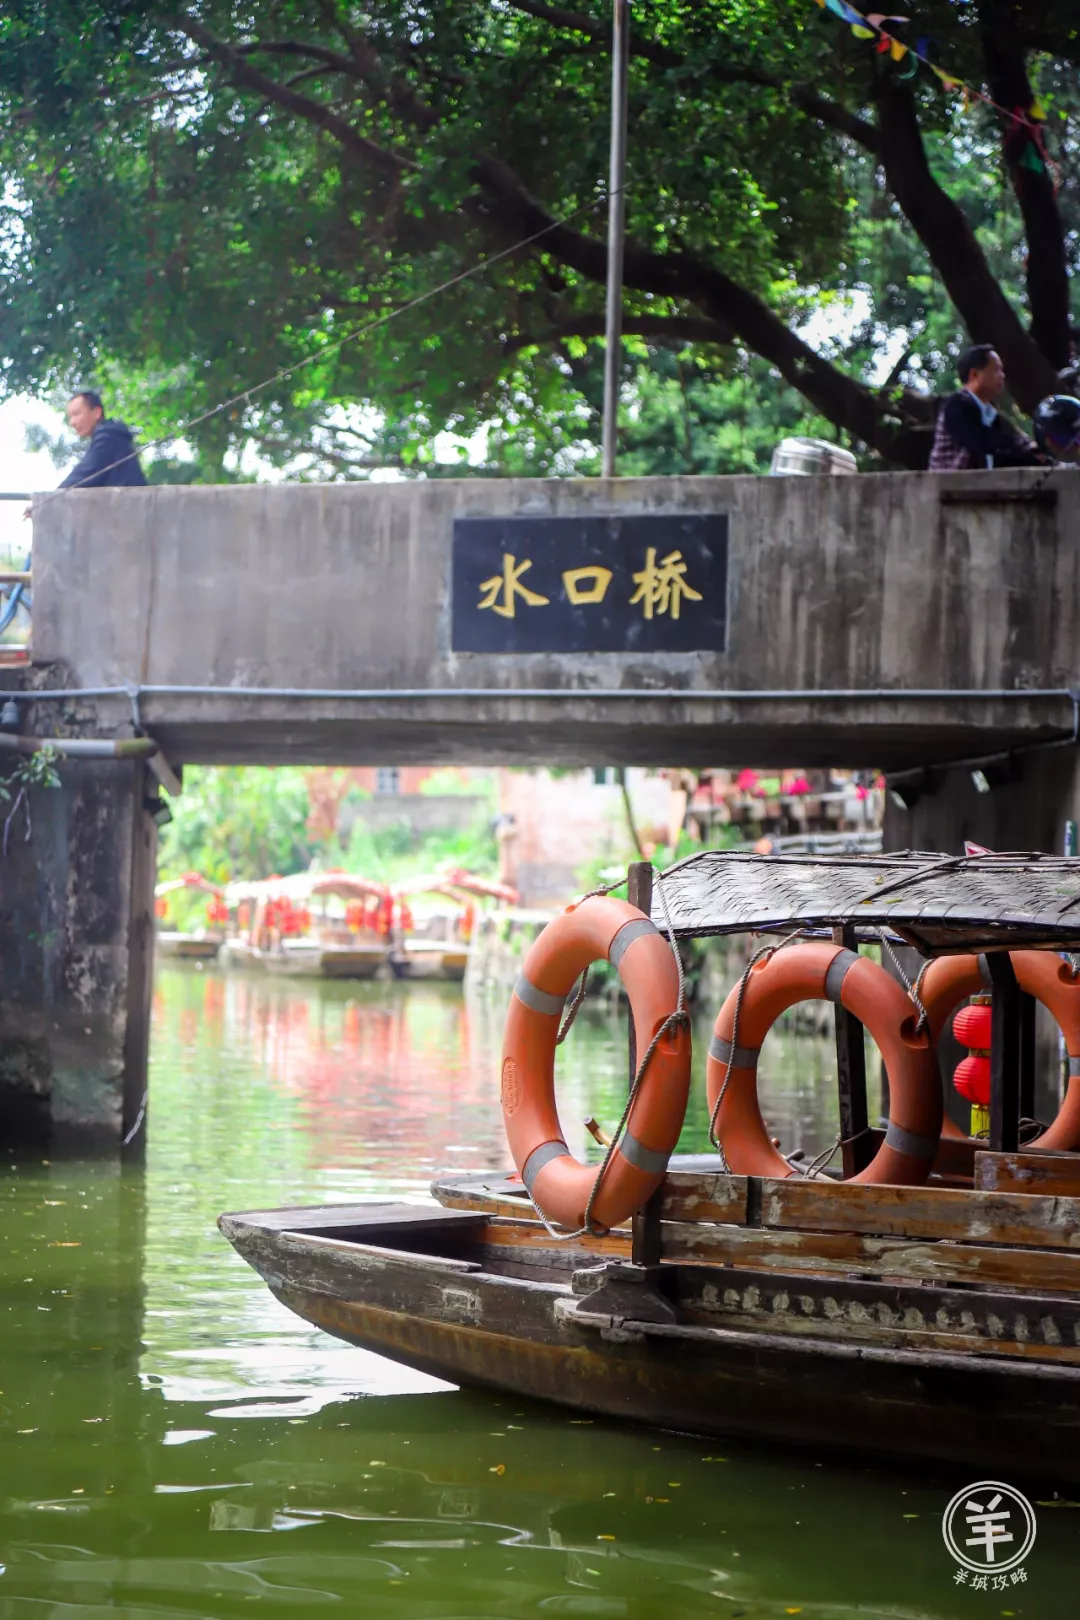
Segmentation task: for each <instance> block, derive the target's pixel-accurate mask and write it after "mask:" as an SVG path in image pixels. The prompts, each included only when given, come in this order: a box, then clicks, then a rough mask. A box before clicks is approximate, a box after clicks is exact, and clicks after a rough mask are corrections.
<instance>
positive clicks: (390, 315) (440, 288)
mask: <svg viewBox="0 0 1080 1620" xmlns="http://www.w3.org/2000/svg"><path fill="white" fill-rule="evenodd" d="M625 189H626V187H625V186H620V187H618V188H617V189H613V190H609V191H603V192H601V193H600V195H599V196H597V197H595V198H594V199H593V200H592V201H591V202H587V203H581V204H580V205H579V206H578V207H577V208H573V209H571V211H570V212H569V213H568V214H561V215H560V216H559V217H558V218H557V219H553V220H550V221H549V222H548V224H546V225H544V226H543V227H542V228H541V229H540V230H538V231H533V232H532V234H531V235H530V236H523V237H522V238H521V240H520V241H518V242H513V243H511V245H510V246H509V247H505V248H500V249H499V251H498V252H497V253H492V254H490V255H488V256H487V257H486V258H483V259H479V260H478V261H477V262H476V264H473V265H470V266H469V268H468V269H467V270H461V271H459V272H458V274H457V275H455V276H449V277H448V278H447V279H446V280H445V281H440V282H439V283H438V284H437V286H434V287H429V288H427V290H426V291H425V292H422V293H417V295H416V297H415V298H410V299H408V300H406V302H405V303H404V304H398V305H397V306H395V308H393V309H389V310H387V311H386V312H385V313H384V314H382V315H376V316H375V318H374V320H371V321H367V322H365V323H364V325H363V326H359V327H357V328H356V329H355V331H352V332H347V333H346V334H345V336H344V337H341V338H338V339H337V340H336V341H335V342H333V343H328V344H327V345H326V346H325V347H324V348H321V349H318V350H317V351H316V352H315V353H314V354H308V355H305V356H304V357H303V359H301V360H295V361H294V362H293V363H292V365H289V366H283V367H282V368H281V369H280V370H279V371H275V372H274V374H273V376H271V377H266V378H264V379H263V381H262V382H258V383H253V384H252V386H251V387H250V388H245V389H243V390H242V391H241V392H240V393H239V394H234V395H232V397H231V398H230V399H225V400H222V401H221V403H220V404H218V405H214V406H213V407H212V408H211V409H210V410H208V411H203V412H202V413H201V414H200V415H199V416H193V417H191V418H189V420H188V421H186V422H182V423H181V424H180V425H179V427H177V428H174V430H173V431H172V433H168V434H166V435H165V436H164V437H163V438H160V439H151V440H150V442H149V443H148V444H144V445H141V446H140V447H139V449H138V450H133V451H131V453H130V454H129V455H126V456H121V457H120V459H119V460H118V461H111V462H110V463H109V465H108V466H107V467H98V468H97V469H96V470H95V471H94V472H93V473H89V474H88V475H87V479H89V478H95V479H96V478H100V477H101V475H102V473H107V472H112V471H113V470H114V469H115V468H116V467H123V466H126V464H127V463H128V462H129V461H135V460H137V458H138V457H139V456H141V455H143V454H144V453H145V452H146V451H148V450H160V449H161V447H162V446H163V445H166V444H172V443H174V442H175V440H177V439H179V438H182V437H183V435H184V434H185V433H188V432H190V431H191V429H192V428H194V427H199V426H200V425H201V424H202V423H203V422H209V421H210V420H211V419H212V418H213V417H215V416H220V415H221V413H222V411H228V410H231V409H232V407H233V406H234V405H240V404H243V403H244V402H245V401H250V400H251V399H252V397H253V396H254V395H255V394H259V393H262V392H263V390H264V389H267V388H272V387H273V386H274V384H275V383H279V382H284V381H285V380H286V378H288V377H292V376H294V375H295V373H296V372H298V371H302V370H303V368H304V367H305V366H310V365H312V364H313V363H314V362H315V361H316V360H325V359H326V358H327V356H328V355H332V354H338V353H339V352H340V351H341V350H342V349H344V348H345V347H346V346H347V345H348V344H350V343H356V342H358V341H359V340H360V339H361V338H364V337H367V336H368V334H369V333H371V332H374V331H376V330H377V329H378V328H379V327H380V326H386V325H388V324H389V322H390V321H393V320H396V319H397V317H398V316H399V315H406V314H408V312H409V310H411V309H417V308H419V306H420V305H421V304H426V303H427V302H428V301H429V300H430V299H432V298H435V297H437V296H438V295H439V293H443V292H448V291H449V289H450V288H451V287H458V286H460V285H461V283H462V282H464V281H470V280H472V279H473V278H474V277H475V276H479V275H482V274H483V272H484V271H486V270H489V269H490V268H491V266H492V265H495V264H499V263H500V262H501V261H502V260H503V259H509V258H510V257H512V255H513V254H515V253H520V252H521V250H522V248H526V247H529V246H531V245H532V243H533V242H539V241H541V240H542V239H543V238H544V237H545V236H549V235H550V234H551V232H552V231H556V230H559V229H560V227H561V226H563V225H569V224H570V223H571V222H572V221H573V220H575V219H579V218H581V217H582V216H583V215H585V214H590V213H593V212H595V211H596V210H597V209H598V208H601V207H603V206H604V205H605V204H606V203H607V202H608V201H609V200H610V199H611V198H612V197H614V196H616V195H617V194H618V192H621V191H623V190H625ZM86 481H87V480H84V479H80V480H79V482H78V483H77V484H68V485H66V486H65V487H63V488H61V489H54V490H49V491H48V492H47V493H46V494H45V495H44V496H43V497H42V501H41V505H42V506H43V507H44V506H46V505H48V503H49V502H50V501H53V500H56V498H57V497H58V496H60V495H68V494H70V493H71V492H72V490H76V489H80V488H82V485H83V483H84V482H86Z"/></svg>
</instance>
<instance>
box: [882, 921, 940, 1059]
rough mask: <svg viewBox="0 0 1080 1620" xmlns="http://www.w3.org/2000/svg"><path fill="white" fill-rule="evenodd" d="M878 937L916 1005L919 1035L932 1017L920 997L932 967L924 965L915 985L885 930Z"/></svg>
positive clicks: (916, 1027)
mask: <svg viewBox="0 0 1080 1620" xmlns="http://www.w3.org/2000/svg"><path fill="white" fill-rule="evenodd" d="M877 936H878V938H879V939H880V941H881V948H882V950H884V951H887V952H888V955H889V960H890V961H891V962H892V965H893V967H894V968H895V969H896V971H897V973H898V974H899V975H900V982H901V984H902V985H903V986H904V989H905V990H906V991H907V993H908V997H909V999H910V1000H911V1001H912V1003H913V1004H914V1006H915V1010H916V1012H917V1013H918V1015H919V1017H918V1021H917V1023H916V1025H915V1033H916V1034H918V1032H919V1030H921V1029H925V1028H926V1027H927V1026H928V1024H929V1023H930V1015H929V1013H928V1012H927V1010H926V1008H925V1007H924V1006H923V1004H922V1001H921V1000H920V996H919V992H920V991H921V989H922V982H923V975H924V974H925V972H926V970H927V968H928V967H929V966H930V963H929V962H928V961H927V962H924V963H923V965H922V967H921V968H920V969H919V973H918V977H917V978H916V979H915V981H914V983H912V981H911V980H910V979H909V978H908V976H907V974H906V973H905V972H904V968H903V964H902V963H901V961H900V958H899V957H898V956H897V954H896V952H895V951H894V950H893V948H892V946H891V945H890V944H889V940H888V936H887V935H886V933H885V930H884V928H879V929H878V930H877Z"/></svg>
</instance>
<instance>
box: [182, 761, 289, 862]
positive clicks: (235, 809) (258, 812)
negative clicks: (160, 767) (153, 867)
mask: <svg viewBox="0 0 1080 1620" xmlns="http://www.w3.org/2000/svg"><path fill="white" fill-rule="evenodd" d="M171 809H172V814H173V819H172V821H171V822H170V823H169V825H168V826H167V827H166V828H165V829H164V831H163V832H162V835H161V846H160V858H159V870H160V874H161V876H162V877H163V878H169V877H182V876H183V874H184V873H185V872H188V871H194V872H199V873H201V875H202V876H203V877H206V878H209V879H210V881H211V882H213V883H222V884H223V883H228V882H230V881H231V880H232V879H243V878H250V879H254V878H265V877H270V876H271V875H272V874H275V873H276V874H279V875H280V876H282V877H287V876H288V875H289V874H290V873H292V872H302V871H305V870H306V869H307V867H308V865H309V863H310V861H311V857H312V854H313V853H314V851H315V845H314V844H313V842H312V841H311V839H310V838H309V836H308V832H307V818H308V794H307V786H306V783H305V780H304V772H303V771H302V770H300V769H295V768H292V767H289V768H277V769H274V770H264V769H260V768H258V767H250V766H227V767H221V766H216V767H213V768H210V767H204V766H189V767H188V768H187V769H186V770H185V772H184V791H183V794H182V795H181V796H180V798H178V799H174V800H173V801H172V804H171Z"/></svg>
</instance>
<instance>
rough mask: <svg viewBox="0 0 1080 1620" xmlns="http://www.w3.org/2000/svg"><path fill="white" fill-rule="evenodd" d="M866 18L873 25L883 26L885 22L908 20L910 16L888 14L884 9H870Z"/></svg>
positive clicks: (875, 26) (876, 26)
mask: <svg viewBox="0 0 1080 1620" xmlns="http://www.w3.org/2000/svg"><path fill="white" fill-rule="evenodd" d="M866 20H867V22H868V23H870V25H871V26H872V27H874V28H881V27H882V26H883V25H884V24H885V23H889V22H907V21H908V18H907V17H890V16H886V14H885V12H883V11H868V12H867V14H866Z"/></svg>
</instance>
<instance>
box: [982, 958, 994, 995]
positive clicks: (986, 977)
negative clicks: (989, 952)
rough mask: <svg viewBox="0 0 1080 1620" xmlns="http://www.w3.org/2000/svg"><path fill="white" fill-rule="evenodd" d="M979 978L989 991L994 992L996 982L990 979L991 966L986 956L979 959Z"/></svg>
mask: <svg viewBox="0 0 1080 1620" xmlns="http://www.w3.org/2000/svg"><path fill="white" fill-rule="evenodd" d="M979 978H980V979H981V980H982V982H983V984H985V986H986V988H987V989H988V990H992V989H993V988H994V981H993V979H992V978H991V977H990V964H989V962H988V961H987V960H986V957H985V956H980V957H979Z"/></svg>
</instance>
